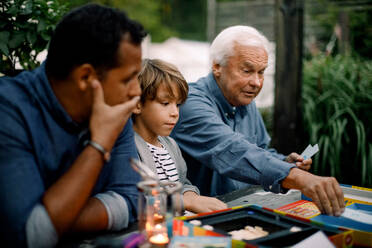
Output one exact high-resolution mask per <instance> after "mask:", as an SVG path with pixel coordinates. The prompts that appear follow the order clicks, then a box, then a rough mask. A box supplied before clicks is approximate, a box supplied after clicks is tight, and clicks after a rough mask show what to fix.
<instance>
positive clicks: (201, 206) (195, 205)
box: [183, 191, 227, 213]
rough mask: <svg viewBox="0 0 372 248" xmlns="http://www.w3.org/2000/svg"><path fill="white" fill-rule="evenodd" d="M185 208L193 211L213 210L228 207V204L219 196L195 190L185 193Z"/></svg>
mask: <svg viewBox="0 0 372 248" xmlns="http://www.w3.org/2000/svg"><path fill="white" fill-rule="evenodd" d="M183 202H184V204H185V209H186V210H188V211H191V212H193V213H203V212H211V211H216V210H222V209H226V208H227V205H226V204H225V203H224V202H222V201H220V200H218V199H217V198H213V197H207V196H201V195H198V194H196V193H195V192H193V191H187V192H185V193H184V194H183Z"/></svg>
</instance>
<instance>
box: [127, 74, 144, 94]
mask: <svg viewBox="0 0 372 248" xmlns="http://www.w3.org/2000/svg"><path fill="white" fill-rule="evenodd" d="M141 93H142V90H141V87H140V84H139V81H138V79H137V78H136V79H134V80H133V83H132V85H131V87H130V89H129V95H130V96H131V97H135V96H140V95H141Z"/></svg>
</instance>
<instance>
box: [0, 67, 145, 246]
mask: <svg viewBox="0 0 372 248" xmlns="http://www.w3.org/2000/svg"><path fill="white" fill-rule="evenodd" d="M44 67H45V66H44V65H42V66H41V67H39V68H37V69H36V70H34V71H31V72H23V73H21V74H20V75H18V76H17V77H15V78H9V77H2V78H0V240H2V241H4V240H5V243H7V242H8V243H9V242H11V243H10V244H12V246H14V247H16V246H20V247H26V245H25V242H26V235H25V223H26V221H27V219H28V217H29V215H30V213H31V211H32V210H33V209H34V208H35V206H37V205H38V206H40V204H41V205H42V203H41V199H42V196H43V194H44V192H45V191H46V190H47V189H48V188H49V187H50V186H51V185H52V184H53V183H54V182H56V180H57V179H58V178H59V177H61V175H63V174H64V173H65V172H66V171H67V170H68V169H69V168H70V166H71V165H72V163H73V162H74V161H75V160H76V158H77V157H78V156H79V154H80V153H81V152H82V150H83V149H84V141H85V140H87V139H89V131H88V129H87V126H79V125H78V124H77V123H75V122H74V121H73V120H72V119H71V117H70V116H69V115H68V114H67V113H66V112H65V110H64V108H63V107H62V106H61V105H60V103H59V102H58V100H57V98H56V96H55V95H54V93H53V91H52V88H51V87H50V84H49V82H48V79H47V77H46V74H45V68H44ZM111 155H112V156H111V160H110V162H109V163H107V164H105V165H104V167H103V169H102V171H101V173H100V176H99V178H98V180H97V183H96V185H95V187H94V189H93V192H92V195H96V194H99V193H102V192H115V193H117V194H118V195H120V196H122V197H123V198H124V200H125V201H126V205H127V206H128V213H129V216H128V217H127V218H129V222H133V221H134V220H135V218H136V206H137V194H138V193H137V188H136V183H137V182H138V181H139V175H138V174H137V173H136V172H135V171H134V170H133V169H132V168H131V167H130V164H129V158H130V157H137V152H136V149H135V143H134V134H133V130H132V122H131V120H129V121H128V123H127V124H126V126H125V127H124V129H123V131H122V133H121V134H120V136H119V138H118V140H117V142H116V144H115V147H114V149H113V150H112V154H111ZM40 238H42V237H40Z"/></svg>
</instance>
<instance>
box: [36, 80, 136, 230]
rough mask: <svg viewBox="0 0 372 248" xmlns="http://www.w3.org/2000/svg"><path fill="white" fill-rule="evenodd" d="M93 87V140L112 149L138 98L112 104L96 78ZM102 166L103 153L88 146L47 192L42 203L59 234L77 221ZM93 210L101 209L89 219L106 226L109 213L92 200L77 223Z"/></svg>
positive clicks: (91, 127) (108, 149)
mask: <svg viewBox="0 0 372 248" xmlns="http://www.w3.org/2000/svg"><path fill="white" fill-rule="evenodd" d="M92 88H93V97H94V100H93V107H92V115H91V118H90V123H89V129H90V132H91V140H93V141H94V142H96V143H98V144H100V145H101V146H103V147H104V148H105V149H106V150H107V151H111V150H112V147H113V146H114V143H115V141H116V139H117V137H118V136H119V134H120V132H121V131H122V130H123V127H124V125H125V123H126V122H127V120H128V118H129V117H130V114H131V112H132V110H133V108H134V107H135V105H136V103H137V101H138V97H135V98H133V99H132V100H130V101H128V102H126V103H123V104H120V105H116V106H109V105H107V104H105V102H104V96H103V90H102V86H101V84H100V83H99V82H98V81H97V80H95V81H93V82H92ZM103 165H104V160H103V156H102V154H101V153H100V152H99V151H98V150H97V149H95V148H94V147H92V146H87V147H86V148H85V149H84V150H83V152H82V153H81V154H80V155H79V157H78V158H77V159H76V160H75V162H74V163H73V165H72V166H71V167H70V169H69V170H68V171H67V172H66V173H65V174H64V175H63V176H62V177H60V178H59V179H58V180H57V181H56V183H54V184H53V185H52V186H51V187H50V188H49V189H48V190H47V191H46V192H45V194H44V196H43V198H42V202H43V204H44V206H45V208H46V209H47V211H48V214H49V216H50V218H51V220H52V222H53V224H54V226H55V228H56V230H57V232H58V234H60V235H61V234H62V233H64V232H66V231H67V230H68V229H69V228H70V227H71V226H72V225H73V224H74V223H75V222H76V221H77V217H78V216H79V214H80V212H81V211H82V210H83V207H84V206H85V204H86V203H87V202H88V199H89V197H90V195H91V192H92V189H93V187H94V185H95V183H96V181H97V178H98V176H99V174H100V172H101V169H102V166H103ZM92 210H98V211H100V212H98V213H97V215H89V216H91V218H94V219H95V220H89V221H98V222H99V225H98V226H100V227H107V214H104V213H103V212H102V211H103V208H102V206H101V205H99V204H98V202H96V201H95V200H91V202H90V203H89V205H87V209H86V210H84V212H82V213H83V214H84V216H82V219H81V220H79V221H78V223H81V221H84V220H88V219H89V218H87V215H88V213H92ZM83 217H84V218H83ZM94 223H95V222H94ZM83 226H84V225H83Z"/></svg>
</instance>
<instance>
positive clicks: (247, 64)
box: [243, 61, 268, 70]
mask: <svg viewBox="0 0 372 248" xmlns="http://www.w3.org/2000/svg"><path fill="white" fill-rule="evenodd" d="M243 65H244V66H247V67H249V68H254V67H255V66H254V65H253V64H252V63H251V62H249V61H245V62H244V63H243ZM267 67H268V64H266V65H265V66H264V67H263V68H261V70H265V69H266V68H267Z"/></svg>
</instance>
